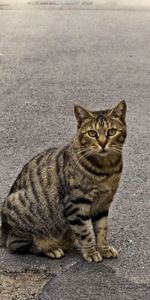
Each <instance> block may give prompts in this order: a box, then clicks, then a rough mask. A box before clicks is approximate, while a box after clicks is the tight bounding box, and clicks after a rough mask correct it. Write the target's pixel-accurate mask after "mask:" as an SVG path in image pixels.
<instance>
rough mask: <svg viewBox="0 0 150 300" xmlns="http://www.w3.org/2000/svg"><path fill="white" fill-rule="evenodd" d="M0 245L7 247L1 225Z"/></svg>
mask: <svg viewBox="0 0 150 300" xmlns="http://www.w3.org/2000/svg"><path fill="white" fill-rule="evenodd" d="M0 247H5V240H4V237H3V234H2V226H1V225H0Z"/></svg>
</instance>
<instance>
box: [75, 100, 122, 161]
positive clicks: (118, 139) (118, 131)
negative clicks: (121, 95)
mask: <svg viewBox="0 0 150 300" xmlns="http://www.w3.org/2000/svg"><path fill="white" fill-rule="evenodd" d="M125 115H126V103H125V101H124V100H123V101H121V102H120V103H119V104H118V105H117V106H116V107H114V108H113V109H108V110H102V111H88V110H86V109H85V108H83V107H81V106H79V105H76V106H75V116H76V119H77V123H78V130H77V135H78V141H79V144H80V146H81V151H82V150H83V154H84V151H85V152H86V154H87V156H88V155H91V154H94V153H99V154H100V155H107V154H108V153H111V152H115V153H120V152H121V150H122V146H123V143H124V141H125V138H126V123H125Z"/></svg>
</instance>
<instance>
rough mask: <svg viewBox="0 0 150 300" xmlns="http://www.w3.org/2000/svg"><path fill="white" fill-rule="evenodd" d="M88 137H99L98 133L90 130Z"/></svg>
mask: <svg viewBox="0 0 150 300" xmlns="http://www.w3.org/2000/svg"><path fill="white" fill-rule="evenodd" d="M88 135H89V136H91V137H96V136H97V132H96V131H95V130H89V131H88Z"/></svg>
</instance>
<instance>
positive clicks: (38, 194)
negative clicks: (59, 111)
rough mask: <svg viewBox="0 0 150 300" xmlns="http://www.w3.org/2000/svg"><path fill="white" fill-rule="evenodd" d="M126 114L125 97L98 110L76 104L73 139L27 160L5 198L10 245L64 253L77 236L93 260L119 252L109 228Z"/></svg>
mask: <svg viewBox="0 0 150 300" xmlns="http://www.w3.org/2000/svg"><path fill="white" fill-rule="evenodd" d="M125 114H126V104H125V101H121V102H120V103H119V104H118V105H117V106H116V107H115V108H113V109H109V110H103V111H96V112H91V111H87V110H86V109H84V108H83V107H81V106H75V116H76V119H77V124H78V128H77V133H76V135H75V137H74V138H73V139H72V141H71V142H70V144H68V145H67V146H66V147H64V148H62V149H57V148H53V149H49V150H47V151H44V152H42V153H41V154H39V155H37V156H36V157H34V158H33V159H32V160H31V161H30V162H29V163H27V164H26V165H25V166H24V168H23V170H22V171H21V173H20V174H19V176H18V177H17V179H16V181H15V183H14V184H13V186H12V188H11V190H10V193H9V195H8V197H7V199H6V200H5V201H4V203H3V207H2V212H1V217H2V228H1V230H2V240H3V245H4V246H6V247H7V248H8V249H9V250H10V251H12V252H16V251H18V252H32V253H37V254H38V253H44V254H46V255H47V256H49V257H52V258H60V257H62V256H63V255H64V251H65V250H67V249H69V248H70V247H73V245H74V244H75V241H76V240H77V241H78V243H79V245H80V248H81V252H82V255H83V257H84V258H85V260H87V261H95V262H99V261H101V260H102V257H106V258H109V257H116V256H117V251H116V250H115V248H113V247H111V246H109V245H108V242H107V228H108V212H109V208H110V205H111V202H112V200H113V197H114V194H115V193H116V190H117V188H118V184H119V180H120V176H121V172H122V146H123V143H124V141H125V138H126V124H125Z"/></svg>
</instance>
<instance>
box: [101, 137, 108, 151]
mask: <svg viewBox="0 0 150 300" xmlns="http://www.w3.org/2000/svg"><path fill="white" fill-rule="evenodd" d="M106 144H107V139H100V140H99V145H100V146H101V147H102V149H105V147H106Z"/></svg>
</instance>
